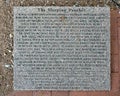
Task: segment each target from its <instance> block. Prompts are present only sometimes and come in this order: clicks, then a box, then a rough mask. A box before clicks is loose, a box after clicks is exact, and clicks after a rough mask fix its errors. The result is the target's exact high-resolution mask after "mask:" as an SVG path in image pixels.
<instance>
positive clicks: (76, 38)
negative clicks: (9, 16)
mask: <svg viewBox="0 0 120 96" xmlns="http://www.w3.org/2000/svg"><path fill="white" fill-rule="evenodd" d="M23 10H24V11H23ZM14 89H15V90H39V89H40V90H110V9H109V8H108V7H14Z"/></svg>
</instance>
